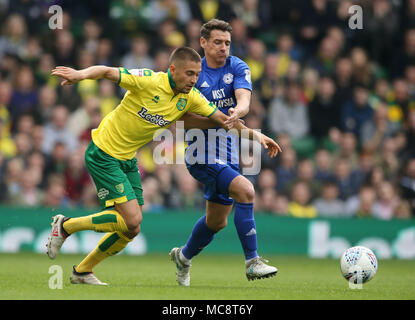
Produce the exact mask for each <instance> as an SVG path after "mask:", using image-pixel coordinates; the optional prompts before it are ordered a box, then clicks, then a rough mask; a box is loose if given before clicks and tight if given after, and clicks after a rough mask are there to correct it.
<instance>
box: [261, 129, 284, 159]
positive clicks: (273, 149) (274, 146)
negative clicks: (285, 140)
mask: <svg viewBox="0 0 415 320" xmlns="http://www.w3.org/2000/svg"><path fill="white" fill-rule="evenodd" d="M260 142H261V145H262V146H263V147H264V149H267V150H268V155H269V157H270V158H274V157H276V156H277V154H278V152H282V149H281V147H280V146H279V145H278V143H276V142H275V141H274V140H273V139H271V138H270V137H267V136H266V135H264V134H262V133H261V141H260Z"/></svg>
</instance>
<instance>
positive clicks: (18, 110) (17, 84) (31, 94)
mask: <svg viewBox="0 0 415 320" xmlns="http://www.w3.org/2000/svg"><path fill="white" fill-rule="evenodd" d="M37 101H38V92H37V90H36V84H35V79H34V75H33V71H32V69H31V68H30V67H28V66H22V67H20V68H19V70H18V71H17V73H16V77H15V81H14V89H13V93H12V96H11V100H10V105H9V111H10V114H11V118H12V126H13V127H12V129H13V131H15V129H16V128H15V125H16V122H17V120H18V118H19V116H20V115H21V114H23V113H25V112H33V111H34V109H35V107H36V104H37Z"/></svg>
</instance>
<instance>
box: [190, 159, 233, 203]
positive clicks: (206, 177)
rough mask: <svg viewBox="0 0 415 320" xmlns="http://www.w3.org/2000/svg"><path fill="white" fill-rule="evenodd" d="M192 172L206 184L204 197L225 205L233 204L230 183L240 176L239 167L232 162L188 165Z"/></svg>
mask: <svg viewBox="0 0 415 320" xmlns="http://www.w3.org/2000/svg"><path fill="white" fill-rule="evenodd" d="M187 169H188V170H189V172H190V174H191V175H192V176H193V178H195V179H196V180H197V181H199V182H201V183H202V184H203V185H204V198H205V199H206V200H209V201H213V202H216V203H219V204H223V205H232V204H233V202H234V200H233V199H232V198H229V185H230V184H231V182H232V180H233V179H235V177H237V176H239V175H240V173H239V168H238V167H237V166H234V165H232V164H219V163H215V164H194V165H187Z"/></svg>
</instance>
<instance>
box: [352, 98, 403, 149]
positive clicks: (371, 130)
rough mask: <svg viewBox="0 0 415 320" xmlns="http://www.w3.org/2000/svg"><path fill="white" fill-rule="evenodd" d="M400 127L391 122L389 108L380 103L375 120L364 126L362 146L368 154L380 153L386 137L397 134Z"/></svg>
mask: <svg viewBox="0 0 415 320" xmlns="http://www.w3.org/2000/svg"><path fill="white" fill-rule="evenodd" d="M397 130H398V127H397V126H396V125H394V124H393V123H392V122H391V121H389V117H388V106H387V105H386V104H385V103H380V104H379V105H378V106H377V107H376V110H375V113H374V115H373V119H371V120H368V121H366V122H365V123H364V124H363V125H362V129H361V132H360V137H359V138H360V145H361V146H362V149H363V150H365V151H367V152H375V151H379V149H380V148H381V146H382V144H383V142H384V140H385V138H386V137H390V136H392V135H393V134H394V133H396V132H397Z"/></svg>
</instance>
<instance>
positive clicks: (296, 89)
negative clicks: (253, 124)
mask: <svg viewBox="0 0 415 320" xmlns="http://www.w3.org/2000/svg"><path fill="white" fill-rule="evenodd" d="M300 90H301V88H300V86H299V84H298V83H289V84H288V86H287V87H286V92H285V95H284V97H283V98H275V99H273V100H272V101H271V103H270V113H269V118H268V121H269V122H268V126H269V129H270V130H271V132H272V133H273V134H274V135H276V136H278V134H279V133H281V132H285V133H288V134H289V135H290V136H291V137H292V138H293V139H301V138H304V137H305V136H306V135H307V133H308V132H309V126H310V124H309V120H308V116H307V108H306V106H305V105H304V104H303V103H302V102H301V101H300V92H301V91H300Z"/></svg>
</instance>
